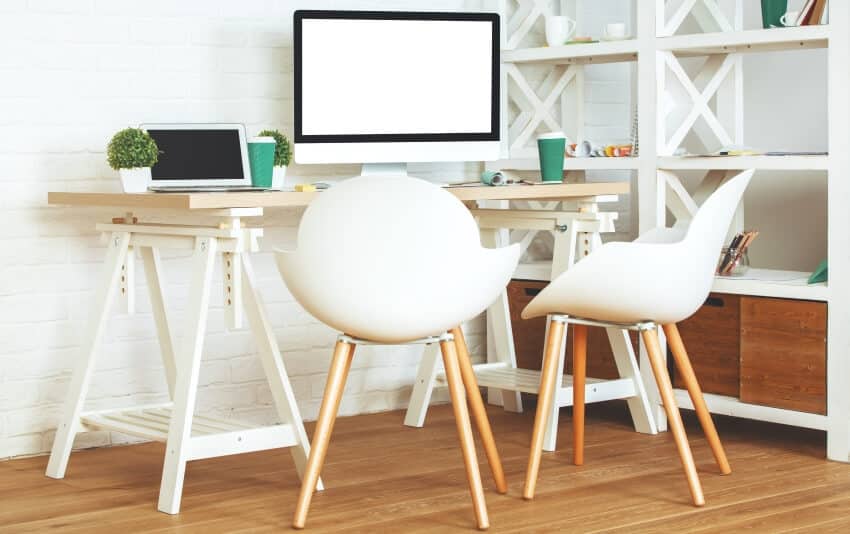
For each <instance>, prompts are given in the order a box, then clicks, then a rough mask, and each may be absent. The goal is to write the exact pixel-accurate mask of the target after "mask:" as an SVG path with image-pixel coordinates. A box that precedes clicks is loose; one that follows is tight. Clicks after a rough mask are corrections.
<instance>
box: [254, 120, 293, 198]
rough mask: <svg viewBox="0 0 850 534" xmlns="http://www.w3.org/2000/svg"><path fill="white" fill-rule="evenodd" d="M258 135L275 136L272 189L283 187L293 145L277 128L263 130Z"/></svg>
mask: <svg viewBox="0 0 850 534" xmlns="http://www.w3.org/2000/svg"><path fill="white" fill-rule="evenodd" d="M257 136H258V137H272V138H274V141H275V147H274V171H273V174H272V189H282V188H283V179H284V178H285V177H286V166H287V165H289V162H290V161H292V145H291V144H290V143H289V139H287V138H286V136H285V135H283V134H282V133H280V132H279V131H277V130H263V131H262V132H260V133H259V134H257Z"/></svg>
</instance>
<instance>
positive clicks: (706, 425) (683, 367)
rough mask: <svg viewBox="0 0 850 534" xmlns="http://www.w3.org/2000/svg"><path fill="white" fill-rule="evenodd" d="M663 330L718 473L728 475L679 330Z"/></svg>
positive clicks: (721, 447)
mask: <svg viewBox="0 0 850 534" xmlns="http://www.w3.org/2000/svg"><path fill="white" fill-rule="evenodd" d="M663 328H664V335H666V336H667V343H669V344H670V350H671V352H672V353H673V359H674V360H675V361H676V367H678V368H679V373H680V374H681V375H682V380H684V382H685V387H686V388H687V389H688V395H690V396H691V402H692V403H693V405H694V410H695V411H696V413H697V417H698V418H699V422H700V424H701V425H702V429H703V432H705V437H706V439H707V440H708V444H709V445H710V446H711V452H712V453H714V459H715V460H716V461H717V465H718V467H720V472H721V473H723V474H724V475H728V474H729V473H731V472H732V468H731V467H730V466H729V460H727V459H726V452H725V451H724V450H723V445H722V444H721V443H720V437H719V436H718V435H717V429H716V428H715V427H714V421H712V419H711V414H710V413H709V411H708V407H707V406H706V405H705V399H704V398H703V396H702V390H701V389H700V387H699V382H697V377H696V374H694V369H693V367H692V366H691V360H690V358H688V353H687V351H686V350H685V344H684V343H683V342H682V336H680V335H679V328H678V327H677V326H676V325H675V323H671V324H665V325H664V327H663Z"/></svg>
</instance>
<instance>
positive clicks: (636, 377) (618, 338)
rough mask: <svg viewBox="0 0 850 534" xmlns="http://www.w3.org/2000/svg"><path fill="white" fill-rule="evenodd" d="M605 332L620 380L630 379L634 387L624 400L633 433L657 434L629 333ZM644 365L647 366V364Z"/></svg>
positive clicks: (617, 330)
mask: <svg viewBox="0 0 850 534" xmlns="http://www.w3.org/2000/svg"><path fill="white" fill-rule="evenodd" d="M606 330H607V333H608V340H609V341H610V343H611V352H613V353H614V363H616V364H617V372H618V373H619V374H620V378H631V379H632V381H633V383H634V385H635V396H634V397H629V398H628V399H626V402H627V404H628V406H629V413H630V414H631V416H632V422H633V423H634V425H635V431H637V432H640V433H642V434H657V433H658V429H657V427H656V426H655V419H654V418H653V417H652V406H653V405H652V404H651V403H650V401H649V397H648V396H647V393H646V388H645V387H644V382H643V377H642V376H641V374H640V368H639V367H638V363H637V359H636V357H635V351H634V347H632V340H631V338H630V337H629V332H628V330H622V329H620V328H608V329H606ZM646 365H647V366H649V362H647V363H646ZM653 383H654V382H653Z"/></svg>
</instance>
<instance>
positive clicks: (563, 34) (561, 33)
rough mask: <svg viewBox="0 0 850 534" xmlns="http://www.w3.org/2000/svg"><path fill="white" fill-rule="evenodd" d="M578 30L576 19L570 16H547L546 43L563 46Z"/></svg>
mask: <svg viewBox="0 0 850 534" xmlns="http://www.w3.org/2000/svg"><path fill="white" fill-rule="evenodd" d="M575 30H576V21H574V20H573V19H571V18H570V17H562V16H557V17H556V16H549V17H546V43H547V44H548V45H549V46H561V45H562V44H564V43H566V42H567V41H569V40H570V37H572V36H573V32H574V31H575Z"/></svg>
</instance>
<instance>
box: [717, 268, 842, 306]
mask: <svg viewBox="0 0 850 534" xmlns="http://www.w3.org/2000/svg"><path fill="white" fill-rule="evenodd" d="M809 274H810V273H806V272H800V271H778V270H774V269H753V268H751V269H749V270H748V271H747V272H746V274H745V275H744V276H741V277H728V276H724V277H719V276H717V277H715V278H714V287H713V288H712V291H716V292H718V293H731V294H735V295H752V296H758V297H776V298H787V299H799V300H817V301H823V302H826V301H827V298H828V295H829V288H828V286H827V285H826V284H812V285H809V284H807V283H806V280H807V279H808V277H809Z"/></svg>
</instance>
